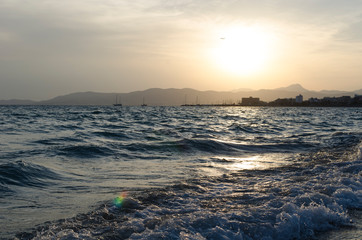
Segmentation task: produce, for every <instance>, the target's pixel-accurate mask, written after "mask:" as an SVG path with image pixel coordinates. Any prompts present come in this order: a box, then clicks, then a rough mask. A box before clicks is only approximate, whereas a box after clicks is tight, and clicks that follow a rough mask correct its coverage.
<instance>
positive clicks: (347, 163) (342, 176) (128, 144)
mask: <svg viewBox="0 0 362 240" xmlns="http://www.w3.org/2000/svg"><path fill="white" fill-rule="evenodd" d="M361 129H362V110H361V109H360V108H346V109H345V108H243V107H231V108H213V107H121V108H119V107H66V106H61V107H59V106H0V226H1V229H0V231H1V232H0V237H3V238H14V237H15V236H16V237H17V238H19V239H32V238H35V239H49V238H57V239H74V238H75V239H77V238H79V239H128V238H129V239H310V238H320V239H323V238H325V237H326V236H328V238H332V237H333V236H342V237H344V238H348V237H351V236H352V237H351V239H353V238H354V237H356V236H357V238H359V237H361V236H362V235H361V225H360V224H359V222H358V221H359V220H361V219H360V218H359V215H360V210H362V201H361V200H362V184H361V180H362V172H361V171H362V159H361V158H362V157H361V146H362V145H361V142H362V130H361ZM121 193H122V194H123V196H125V195H126V194H127V196H126V197H125V199H124V200H123V202H122V206H118V207H117V206H116V205H115V204H114V203H113V199H115V198H116V197H117V196H119V195H120V194H121ZM328 234H329V235H328ZM336 239H338V238H336Z"/></svg>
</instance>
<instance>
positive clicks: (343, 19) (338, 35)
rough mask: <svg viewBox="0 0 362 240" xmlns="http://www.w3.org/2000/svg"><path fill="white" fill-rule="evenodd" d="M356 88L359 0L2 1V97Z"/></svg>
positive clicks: (361, 83) (360, 51)
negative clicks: (298, 86) (159, 90)
mask: <svg viewBox="0 0 362 240" xmlns="http://www.w3.org/2000/svg"><path fill="white" fill-rule="evenodd" d="M293 83H300V84H302V85H303V86H304V87H305V88H307V89H311V90H322V89H337V90H356V89H361V88H362V0H348V1H346V0H258V1H247V0H238V1H237V0H172V1H170V0H132V1H126V0H123V1H122V0H62V1H59V0H57V1H56V0H0V99H9V98H24V99H34V100H41V99H48V98H51V97H54V96H56V95H62V94H68V93H71V92H77V91H100V92H130V91H135V90H144V89H147V88H151V87H159V88H185V87H188V88H195V89H198V90H233V89H239V88H253V89H259V88H277V87H283V86H287V85H290V84H293Z"/></svg>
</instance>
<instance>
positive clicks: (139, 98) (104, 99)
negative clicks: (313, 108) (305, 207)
mask: <svg viewBox="0 0 362 240" xmlns="http://www.w3.org/2000/svg"><path fill="white" fill-rule="evenodd" d="M299 94H302V95H303V97H304V99H308V98H311V97H314V98H324V97H340V96H354V95H355V94H359V95H362V89H360V90H357V91H353V92H347V91H326V90H324V91H319V92H317V91H309V90H307V89H305V88H303V87H302V86H301V85H300V84H293V85H290V86H288V87H283V88H277V89H260V90H250V89H241V90H240V89H239V90H238V91H224V92H221V91H198V90H195V89H190V88H184V89H175V88H169V89H161V88H151V89H147V90H145V91H135V92H130V93H99V92H78V93H71V94H67V95H63V96H58V97H55V98H52V99H49V100H46V101H38V102H35V101H28V100H2V101H0V105H112V104H114V103H116V98H117V99H118V102H120V103H122V104H123V106H140V105H141V104H142V103H143V99H144V100H145V103H146V104H147V105H149V106H180V105H182V104H232V103H238V102H240V101H241V99H242V98H243V97H250V96H252V97H259V98H260V100H262V101H266V102H270V101H273V100H275V99H278V98H295V96H297V95H299Z"/></svg>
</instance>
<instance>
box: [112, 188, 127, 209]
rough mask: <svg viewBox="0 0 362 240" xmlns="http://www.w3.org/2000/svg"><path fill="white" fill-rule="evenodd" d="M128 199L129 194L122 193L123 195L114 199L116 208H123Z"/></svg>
mask: <svg viewBox="0 0 362 240" xmlns="http://www.w3.org/2000/svg"><path fill="white" fill-rule="evenodd" d="M126 197H127V192H125V191H124V192H122V193H121V195H119V196H118V197H116V198H115V199H113V204H114V206H116V207H117V208H121V207H122V205H123V203H124V200H125V199H126Z"/></svg>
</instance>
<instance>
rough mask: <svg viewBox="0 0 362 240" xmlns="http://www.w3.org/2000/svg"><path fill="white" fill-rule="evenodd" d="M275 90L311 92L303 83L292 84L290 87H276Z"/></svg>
mask: <svg viewBox="0 0 362 240" xmlns="http://www.w3.org/2000/svg"><path fill="white" fill-rule="evenodd" d="M274 90H277V91H287V92H300V93H303V92H309V90H307V89H305V88H303V87H302V85H300V84H292V85H290V86H288V87H282V88H276V89H274Z"/></svg>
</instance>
